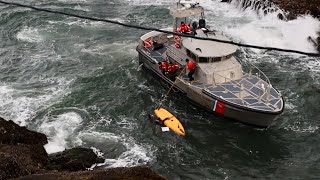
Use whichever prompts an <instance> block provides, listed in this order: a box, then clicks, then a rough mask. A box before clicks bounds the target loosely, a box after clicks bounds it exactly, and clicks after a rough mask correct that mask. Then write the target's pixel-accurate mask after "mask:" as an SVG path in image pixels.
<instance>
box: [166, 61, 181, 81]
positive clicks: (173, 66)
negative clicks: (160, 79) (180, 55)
mask: <svg viewBox="0 0 320 180" xmlns="http://www.w3.org/2000/svg"><path fill="white" fill-rule="evenodd" d="M178 69H179V66H178V65H177V64H176V63H170V64H169V67H168V72H169V76H170V80H171V81H175V80H176V76H177V71H178Z"/></svg>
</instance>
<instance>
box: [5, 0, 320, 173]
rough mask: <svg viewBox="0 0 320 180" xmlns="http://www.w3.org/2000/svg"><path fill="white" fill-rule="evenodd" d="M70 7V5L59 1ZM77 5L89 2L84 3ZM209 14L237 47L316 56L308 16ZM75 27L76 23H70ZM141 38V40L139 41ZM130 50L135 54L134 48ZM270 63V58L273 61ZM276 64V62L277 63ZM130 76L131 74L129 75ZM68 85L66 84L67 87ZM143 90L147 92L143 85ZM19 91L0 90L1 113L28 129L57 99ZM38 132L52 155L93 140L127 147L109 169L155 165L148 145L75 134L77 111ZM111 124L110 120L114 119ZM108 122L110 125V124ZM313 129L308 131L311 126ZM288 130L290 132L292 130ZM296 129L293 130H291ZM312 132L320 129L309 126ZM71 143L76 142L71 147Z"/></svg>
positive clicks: (163, 1) (227, 10)
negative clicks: (284, 18) (42, 109)
mask: <svg viewBox="0 0 320 180" xmlns="http://www.w3.org/2000/svg"><path fill="white" fill-rule="evenodd" d="M60 1H64V2H67V1H66V0H60ZM73 2H86V1H84V0H82V1H81V0H79V1H73ZM127 2H128V3H129V4H130V5H137V6H138V5H165V6H167V5H170V4H172V0H157V1H152V0H136V1H134V0H127ZM203 5H204V7H205V9H206V10H208V12H207V13H206V14H207V23H208V24H209V25H210V26H211V27H213V28H215V29H218V30H221V31H223V32H225V33H226V34H227V35H228V36H229V37H231V38H232V39H233V40H235V41H237V42H243V43H249V44H255V45H262V46H274V47H279V48H290V49H296V50H300V51H310V52H312V51H314V48H313V47H312V45H311V44H310V43H309V42H308V41H307V37H308V36H312V37H315V36H316V31H317V30H318V29H320V23H319V21H317V20H316V19H314V18H312V17H310V16H304V17H300V18H298V19H297V20H293V21H290V22H286V21H281V20H279V19H278V18H277V17H276V15H277V14H276V13H274V14H272V13H271V14H268V15H267V16H260V15H257V13H256V12H254V11H251V10H246V11H242V10H241V9H240V8H237V7H235V6H232V5H230V4H227V3H220V0H217V1H206V2H205V3H204V4H203ZM79 23H80V24H85V25H83V27H87V26H92V25H96V26H98V25H100V23H97V24H94V23H86V22H85V21H80V20H79V21H75V22H74V24H79ZM69 25H70V26H71V25H73V24H72V23H70V24H69ZM16 37H17V39H18V40H21V41H28V42H33V43H37V42H41V41H42V39H41V36H40V34H39V32H38V31H37V30H36V29H32V28H25V29H24V30H22V31H21V32H19V33H18V34H17V36H16ZM137 39H138V37H137ZM128 46H130V48H128V47H127V49H130V51H131V49H132V47H134V46H131V45H128ZM105 49H108V46H106V47H100V46H98V47H94V48H93V49H90V48H89V49H83V51H86V50H88V51H91V53H96V54H104V52H105ZM132 51H134V50H132ZM253 53H256V55H257V56H258V57H259V56H264V54H263V51H258V50H254V52H253ZM270 58H271V57H270ZM275 62H277V61H276V60H275ZM308 66H310V68H312V69H319V67H320V65H319V63H308ZM128 76H129V77H130V76H131V75H130V74H128ZM67 84H68V83H66V84H62V88H61V91H63V89H64V88H63V87H65V86H67ZM139 87H140V88H144V87H143V86H142V85H141V86H139ZM54 91H55V90H52V91H51V92H54ZM20 93H21V90H16V89H14V88H12V87H11V86H9V85H1V86H0V105H1V110H0V113H1V114H5V115H6V116H7V117H8V119H13V120H14V121H15V122H17V123H19V124H20V125H26V124H28V122H27V121H28V120H29V119H30V118H31V117H32V116H33V115H34V114H35V113H36V112H37V111H38V110H39V107H41V106H43V104H45V103H46V102H47V101H49V100H50V99H53V98H54V97H56V96H53V95H51V94H50V93H48V94H46V95H43V96H37V97H27V96H18V94H20ZM290 108H291V109H294V108H295V105H294V104H292V105H290V107H289V109H290ZM42 120H43V122H42V124H41V126H40V127H39V130H40V131H41V132H44V133H45V134H46V135H47V136H48V137H49V143H48V144H47V145H46V146H45V148H46V150H47V152H48V153H53V152H57V151H62V150H64V149H65V148H70V147H73V146H76V145H82V144H83V141H84V139H87V138H91V140H95V141H100V142H103V141H113V142H119V143H121V144H123V145H124V146H125V147H126V151H125V152H123V153H122V154H121V155H120V156H119V157H118V158H116V159H107V160H106V162H105V163H104V164H105V165H108V166H111V167H117V166H132V165H137V164H145V163H147V162H149V161H151V160H152V157H153V151H151V149H152V147H151V146H149V145H147V144H138V143H136V142H135V140H134V139H132V138H130V137H126V136H124V135H121V134H118V135H116V134H112V133H106V132H104V133H101V132H91V131H86V132H81V133H78V132H77V128H79V127H80V126H81V123H82V122H83V118H82V117H81V115H79V114H78V113H76V112H68V113H65V114H61V115H58V116H56V117H45V118H44V119H42ZM110 121H111V120H110ZM110 121H108V122H110ZM132 121H133V120H128V119H125V118H123V121H122V122H120V123H121V125H123V126H124V128H133V127H131V124H130V122H132ZM307 127H309V126H307ZM289 129H290V128H289ZM293 129H294V130H295V128H293ZM310 129H312V130H314V129H315V130H316V129H318V127H316V128H314V127H310ZM70 142H72V143H70Z"/></svg>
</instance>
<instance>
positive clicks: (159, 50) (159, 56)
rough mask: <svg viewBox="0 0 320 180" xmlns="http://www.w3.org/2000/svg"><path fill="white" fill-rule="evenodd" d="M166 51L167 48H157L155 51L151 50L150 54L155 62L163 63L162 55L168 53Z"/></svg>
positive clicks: (164, 46)
mask: <svg viewBox="0 0 320 180" xmlns="http://www.w3.org/2000/svg"><path fill="white" fill-rule="evenodd" d="M166 50H167V46H166V45H163V47H161V48H157V49H155V50H153V49H150V51H149V52H148V53H149V55H150V56H151V57H152V58H153V59H154V60H156V61H157V62H161V61H163V60H164V58H163V56H162V55H163V53H164V52H166Z"/></svg>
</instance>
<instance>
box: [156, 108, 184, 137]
mask: <svg viewBox="0 0 320 180" xmlns="http://www.w3.org/2000/svg"><path fill="white" fill-rule="evenodd" d="M154 113H155V115H156V116H157V117H158V118H159V119H160V120H161V121H163V124H164V125H165V126H167V127H168V128H169V129H171V130H172V131H173V132H175V133H177V134H179V135H180V136H184V135H186V133H185V131H184V128H183V126H182V124H181V123H180V121H179V120H178V119H177V118H176V117H175V116H174V115H172V114H171V113H170V112H169V111H167V110H165V109H163V108H159V109H155V110H154Z"/></svg>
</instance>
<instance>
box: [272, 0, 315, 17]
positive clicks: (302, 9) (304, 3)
mask: <svg viewBox="0 0 320 180" xmlns="http://www.w3.org/2000/svg"><path fill="white" fill-rule="evenodd" d="M271 1H272V2H274V3H275V4H277V5H278V6H279V7H280V8H281V9H284V10H285V11H288V12H290V13H291V14H292V15H293V16H297V15H300V14H311V15H312V16H314V17H317V18H319V17H320V1H319V0H271Z"/></svg>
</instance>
